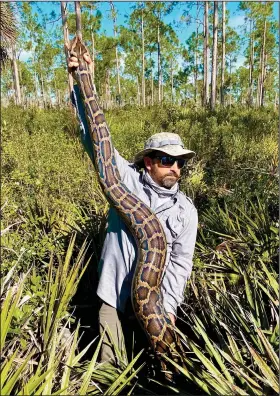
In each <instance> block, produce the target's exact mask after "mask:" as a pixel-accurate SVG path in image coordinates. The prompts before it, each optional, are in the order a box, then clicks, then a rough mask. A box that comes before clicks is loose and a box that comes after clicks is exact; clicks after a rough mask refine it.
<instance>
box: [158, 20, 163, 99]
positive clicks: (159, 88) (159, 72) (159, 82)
mask: <svg viewBox="0 0 280 396" xmlns="http://www.w3.org/2000/svg"><path fill="white" fill-rule="evenodd" d="M157 47H158V102H159V103H160V102H161V99H162V98H161V78H162V76H161V54H160V31H159V24H158V26H157Z"/></svg>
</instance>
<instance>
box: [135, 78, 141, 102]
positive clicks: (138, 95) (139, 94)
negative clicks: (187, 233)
mask: <svg viewBox="0 0 280 396" xmlns="http://www.w3.org/2000/svg"><path fill="white" fill-rule="evenodd" d="M136 83H137V105H138V106H140V104H141V93H140V84H139V79H138V76H137V80H136Z"/></svg>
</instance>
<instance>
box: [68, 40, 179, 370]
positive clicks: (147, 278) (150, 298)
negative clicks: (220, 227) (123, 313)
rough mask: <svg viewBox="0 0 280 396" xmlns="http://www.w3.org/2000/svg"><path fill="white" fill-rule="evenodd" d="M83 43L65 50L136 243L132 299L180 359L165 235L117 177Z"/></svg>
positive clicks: (145, 324)
mask: <svg viewBox="0 0 280 396" xmlns="http://www.w3.org/2000/svg"><path fill="white" fill-rule="evenodd" d="M85 53H88V50H87V48H86V47H85V45H84V44H83V43H82V41H81V39H80V38H79V37H75V38H74V39H73V41H72V42H71V46H70V56H75V57H76V58H78V63H79V66H78V68H77V70H76V71H75V76H74V77H75V80H76V81H77V83H78V86H79V90H80V93H81V96H82V101H83V104H84V108H85V113H86V119H87V124H88V127H89V131H90V136H91V140H92V143H93V150H94V160H95V164H94V165H95V168H96V170H97V173H98V176H99V182H100V184H101V187H102V189H103V192H104V194H105V196H106V197H107V199H108V201H109V203H110V205H111V206H112V207H114V208H115V209H116V210H117V211H118V213H119V215H120V216H121V218H122V219H123V221H124V222H125V224H126V225H127V226H128V228H129V230H130V231H131V233H132V234H133V236H134V238H135V240H136V243H137V247H138V252H137V265H136V270H135V273H134V278H133V282H132V290H131V295H132V305H133V309H134V311H135V315H136V317H137V319H138V321H139V322H140V324H141V326H142V328H143V329H144V331H145V332H146V335H147V336H148V339H149V341H150V343H151V345H152V348H153V349H154V351H155V352H156V354H157V356H158V357H159V358H160V360H161V363H162V368H163V369H165V368H166V365H165V363H163V359H162V358H163V357H164V355H165V354H166V355H169V357H171V358H172V359H173V360H174V361H176V362H180V363H181V364H183V360H182V358H181V355H182V354H183V349H182V345H181V343H180V340H179V338H178V335H177V333H176V332H175V330H174V327H173V325H172V324H171V321H170V319H169V316H168V314H167V313H166V312H165V310H164V307H163V303H162V297H161V292H160V288H161V280H162V275H163V270H164V266H165V259H166V238H165V233H164V230H163V228H162V225H161V223H160V221H159V220H158V218H157V217H156V216H155V214H154V213H153V212H152V211H151V209H150V208H149V207H148V206H147V205H145V204H144V203H143V202H142V201H140V200H139V198H138V197H137V196H136V195H134V194H132V193H131V192H130V191H129V190H128V189H127V187H126V186H125V185H124V184H123V183H122V181H121V178H120V174H119V171H118V168H117V166H116V160H115V155H114V148H113V145H112V142H111V136H110V132H109V129H108V126H107V123H106V121H105V117H104V114H103V112H102V110H101V108H100V106H99V104H98V97H97V93H96V89H95V86H94V84H93V81H92V76H91V72H90V70H89V65H88V64H87V62H85V60H84V58H83V55H84V54H85Z"/></svg>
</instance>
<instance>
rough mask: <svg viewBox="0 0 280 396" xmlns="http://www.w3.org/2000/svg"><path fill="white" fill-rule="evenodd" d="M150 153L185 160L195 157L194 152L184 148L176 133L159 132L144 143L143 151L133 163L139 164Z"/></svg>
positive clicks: (136, 156)
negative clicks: (158, 153) (160, 152)
mask: <svg viewBox="0 0 280 396" xmlns="http://www.w3.org/2000/svg"><path fill="white" fill-rule="evenodd" d="M152 151H162V152H163V153H165V154H169V155H171V156H172V157H181V158H185V159H187V160H188V159H191V158H192V157H194V156H195V152H194V151H191V150H188V149H185V148H184V145H183V142H182V140H181V138H180V136H179V135H177V133H172V132H160V133H156V134H155V135H152V136H151V137H150V138H149V139H148V140H147V141H146V143H145V146H144V150H142V151H140V152H139V153H137V154H136V155H135V157H134V163H135V164H139V163H140V162H141V161H142V160H143V158H144V157H145V156H148V154H150V153H151V152H152Z"/></svg>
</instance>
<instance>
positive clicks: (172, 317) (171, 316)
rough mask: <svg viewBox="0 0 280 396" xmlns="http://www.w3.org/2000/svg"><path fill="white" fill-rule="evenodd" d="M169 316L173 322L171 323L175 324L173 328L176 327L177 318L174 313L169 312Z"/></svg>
mask: <svg viewBox="0 0 280 396" xmlns="http://www.w3.org/2000/svg"><path fill="white" fill-rule="evenodd" d="M168 315H169V318H170V320H171V323H172V324H173V326H175V322H176V316H175V315H174V313H172V312H168Z"/></svg>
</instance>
